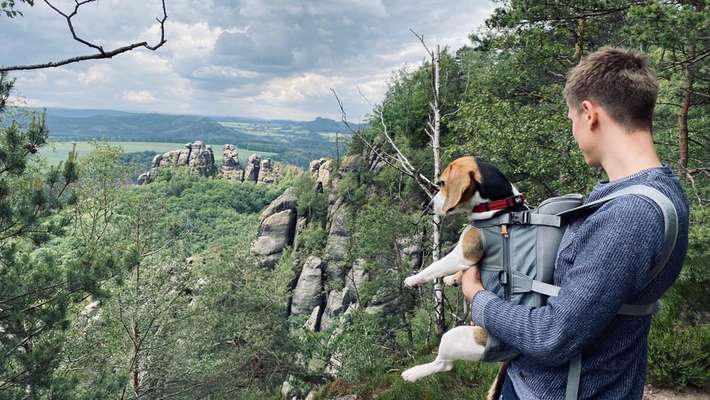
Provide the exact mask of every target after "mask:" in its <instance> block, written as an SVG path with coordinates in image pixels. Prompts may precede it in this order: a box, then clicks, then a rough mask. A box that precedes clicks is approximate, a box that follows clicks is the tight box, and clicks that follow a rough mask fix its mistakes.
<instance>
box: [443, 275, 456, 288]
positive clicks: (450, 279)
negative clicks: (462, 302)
mask: <svg viewBox="0 0 710 400" xmlns="http://www.w3.org/2000/svg"><path fill="white" fill-rule="evenodd" d="M444 284H445V285H446V286H458V285H459V282H458V281H457V280H456V275H449V276H446V277H444Z"/></svg>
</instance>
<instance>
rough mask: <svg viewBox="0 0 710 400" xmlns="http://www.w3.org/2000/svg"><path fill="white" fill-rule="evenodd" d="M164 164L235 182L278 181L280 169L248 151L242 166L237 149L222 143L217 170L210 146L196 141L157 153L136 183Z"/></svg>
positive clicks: (151, 176) (147, 179)
mask: <svg viewBox="0 0 710 400" xmlns="http://www.w3.org/2000/svg"><path fill="white" fill-rule="evenodd" d="M166 166H174V167H188V168H190V170H191V171H193V172H195V173H196V174H197V175H200V176H215V175H217V174H219V176H220V177H222V178H224V179H228V180H232V181H236V182H244V181H248V182H255V183H266V184H271V183H278V181H279V180H280V179H281V168H280V167H279V166H278V165H275V164H274V162H273V161H272V160H271V159H270V158H265V159H262V158H261V157H260V156H259V155H257V154H252V155H251V156H249V159H248V160H247V164H246V167H245V168H243V167H242V165H241V163H240V162H239V152H238V151H237V147H236V146H235V145H233V144H225V145H224V147H223V150H222V165H221V166H220V167H219V170H218V169H217V167H216V166H215V160H214V152H213V150H212V146H209V145H205V144H204V143H203V142H202V141H200V140H197V141H195V142H194V143H187V144H185V147H184V148H182V149H177V150H173V151H169V152H167V153H163V154H158V155H156V156H155V157H154V158H153V162H152V163H151V167H150V170H148V171H147V172H145V173H143V174H141V175H140V176H139V177H138V180H137V183H138V184H139V185H142V184H146V183H150V182H152V181H154V180H155V178H157V177H158V175H159V174H160V168H162V167H166Z"/></svg>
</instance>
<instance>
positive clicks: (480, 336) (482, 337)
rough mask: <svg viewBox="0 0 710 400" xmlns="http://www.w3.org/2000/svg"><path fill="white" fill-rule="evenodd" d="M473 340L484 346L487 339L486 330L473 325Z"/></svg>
mask: <svg viewBox="0 0 710 400" xmlns="http://www.w3.org/2000/svg"><path fill="white" fill-rule="evenodd" d="M473 340H474V341H475V342H476V344H478V345H481V346H485V345H486V342H487V341H488V332H487V331H486V330H485V329H483V328H481V327H480V326H474V327H473Z"/></svg>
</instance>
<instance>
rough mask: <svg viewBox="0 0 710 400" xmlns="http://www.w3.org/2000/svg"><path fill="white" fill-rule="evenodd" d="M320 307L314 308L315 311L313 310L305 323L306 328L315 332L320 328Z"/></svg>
mask: <svg viewBox="0 0 710 400" xmlns="http://www.w3.org/2000/svg"><path fill="white" fill-rule="evenodd" d="M320 309H321V307H320V306H318V307H316V308H314V309H313V311H312V312H311V316H310V317H308V320H306V323H305V324H303V327H304V328H306V329H308V330H309V331H311V332H315V331H317V330H318V329H319V325H320Z"/></svg>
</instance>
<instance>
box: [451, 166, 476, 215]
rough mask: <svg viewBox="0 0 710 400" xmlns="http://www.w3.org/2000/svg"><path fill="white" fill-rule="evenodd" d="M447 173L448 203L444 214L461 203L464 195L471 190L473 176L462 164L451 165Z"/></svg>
mask: <svg viewBox="0 0 710 400" xmlns="http://www.w3.org/2000/svg"><path fill="white" fill-rule="evenodd" d="M445 172H448V174H447V176H446V179H445V182H446V183H445V188H446V201H445V202H444V212H445V213H447V212H449V211H450V210H451V209H453V208H454V207H456V206H457V205H458V204H459V203H460V202H461V198H462V197H463V196H464V193H466V191H467V190H469V189H470V188H471V186H472V185H471V184H472V183H473V174H472V171H471V170H470V169H468V168H464V165H461V164H454V165H451V166H450V168H449V169H448V171H445Z"/></svg>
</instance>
